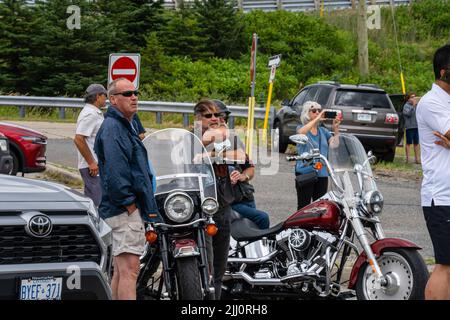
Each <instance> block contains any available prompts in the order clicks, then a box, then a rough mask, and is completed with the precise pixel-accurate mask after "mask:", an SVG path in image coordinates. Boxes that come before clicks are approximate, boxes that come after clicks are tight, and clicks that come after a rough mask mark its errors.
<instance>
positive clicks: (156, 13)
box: [97, 0, 164, 52]
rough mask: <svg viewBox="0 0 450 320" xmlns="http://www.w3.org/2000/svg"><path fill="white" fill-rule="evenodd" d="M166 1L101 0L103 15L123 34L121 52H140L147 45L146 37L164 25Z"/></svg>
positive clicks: (99, 5) (100, 5) (100, 7)
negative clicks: (164, 4)
mask: <svg viewBox="0 0 450 320" xmlns="http://www.w3.org/2000/svg"><path fill="white" fill-rule="evenodd" d="M163 3H164V0H156V1H154V0H99V1H97V4H98V7H99V9H100V10H101V13H102V14H103V15H105V16H107V18H108V19H109V20H110V22H111V23H114V24H115V25H116V28H118V29H119V30H120V31H121V32H122V33H123V34H124V38H122V39H120V42H121V45H120V46H121V48H120V50H121V51H128V52H139V51H140V50H141V49H142V48H144V47H145V45H146V38H145V37H146V36H147V35H148V34H149V33H150V32H154V31H158V30H160V29H161V27H162V25H163V24H164V19H163V12H164V7H163Z"/></svg>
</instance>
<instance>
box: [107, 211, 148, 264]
mask: <svg viewBox="0 0 450 320" xmlns="http://www.w3.org/2000/svg"><path fill="white" fill-rule="evenodd" d="M105 222H106V223H107V224H108V225H109V226H110V227H111V229H112V236H113V256H118V255H119V254H121V253H131V254H136V255H139V256H140V255H142V254H143V253H144V247H145V241H146V240H145V227H144V223H143V222H142V218H141V215H140V213H139V210H138V209H136V210H135V211H134V212H133V213H132V214H131V215H128V212H124V213H121V214H119V215H117V216H114V217H111V218H107V219H105Z"/></svg>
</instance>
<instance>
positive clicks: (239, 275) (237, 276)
mask: <svg viewBox="0 0 450 320" xmlns="http://www.w3.org/2000/svg"><path fill="white" fill-rule="evenodd" d="M228 279H233V280H244V281H246V282H247V283H249V284H251V285H259V286H278V285H283V286H284V284H283V283H281V281H280V279H255V278H253V277H251V276H250V275H249V274H248V273H246V272H243V271H239V272H234V273H228V272H227V273H225V276H224V281H225V280H228Z"/></svg>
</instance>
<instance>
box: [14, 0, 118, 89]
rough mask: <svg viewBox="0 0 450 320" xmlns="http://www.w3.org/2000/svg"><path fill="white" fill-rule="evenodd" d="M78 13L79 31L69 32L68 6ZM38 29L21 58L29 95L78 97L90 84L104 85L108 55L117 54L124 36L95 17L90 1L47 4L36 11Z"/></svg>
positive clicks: (53, 0) (55, 0)
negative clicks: (79, 12) (73, 6)
mask: <svg viewBox="0 0 450 320" xmlns="http://www.w3.org/2000/svg"><path fill="white" fill-rule="evenodd" d="M72 4H75V5H78V6H79V7H80V9H81V26H80V27H81V28H80V29H73V30H71V29H69V28H68V27H67V24H66V22H67V19H68V18H69V16H70V14H69V13H67V7H68V6H69V5H72ZM35 12H36V17H35V19H36V21H37V22H38V24H39V28H38V29H37V30H36V32H35V34H34V35H33V37H32V39H31V41H30V44H29V46H28V48H29V50H30V52H32V54H33V55H32V56H31V55H30V56H28V57H24V58H23V59H22V61H23V63H24V66H25V67H24V69H25V70H24V73H25V75H26V77H27V80H28V84H29V86H30V87H29V93H31V94H37V95H50V96H54V95H69V96H72V95H76V96H80V95H81V94H82V93H83V91H84V90H85V88H86V87H87V86H88V85H89V84H90V83H92V82H99V83H103V84H105V85H106V81H107V68H108V57H109V54H110V53H112V52H115V51H116V46H117V43H118V41H117V39H121V37H123V35H122V34H121V33H120V30H117V29H116V28H115V26H114V24H112V23H110V22H109V21H108V20H107V19H106V18H105V17H104V16H103V15H100V14H98V12H99V11H98V8H97V7H96V5H95V3H91V2H90V1H86V0H80V1H69V0H47V1H42V2H38V3H37V4H36V7H35Z"/></svg>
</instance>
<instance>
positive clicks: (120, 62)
mask: <svg viewBox="0 0 450 320" xmlns="http://www.w3.org/2000/svg"><path fill="white" fill-rule="evenodd" d="M140 62H141V55H140V54H139V53H112V54H110V55H109V67H108V83H110V82H111V81H114V80H116V79H118V78H125V79H128V80H130V81H131V82H133V84H134V86H135V87H136V89H137V88H139V68H140Z"/></svg>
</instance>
